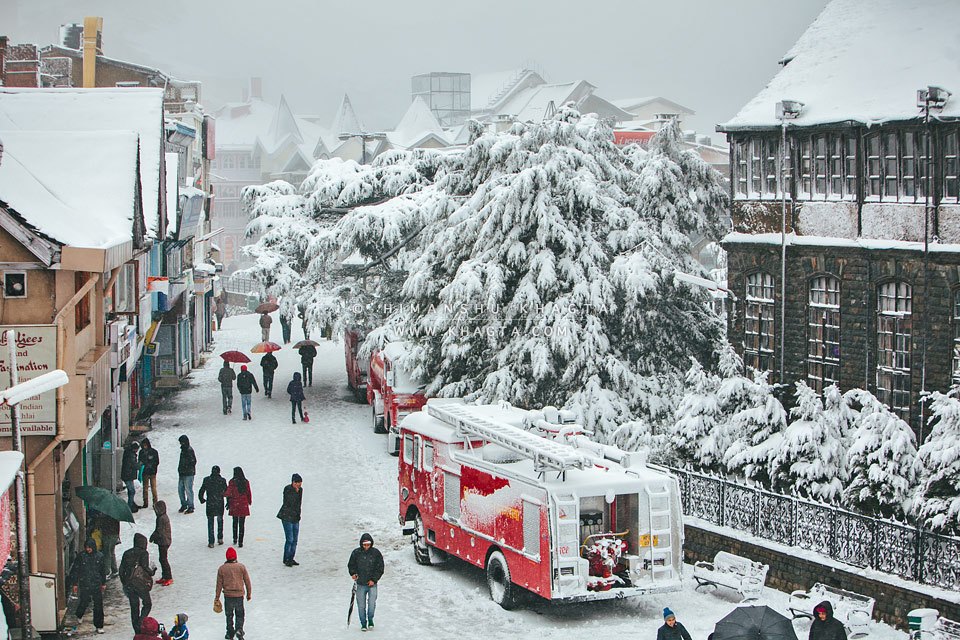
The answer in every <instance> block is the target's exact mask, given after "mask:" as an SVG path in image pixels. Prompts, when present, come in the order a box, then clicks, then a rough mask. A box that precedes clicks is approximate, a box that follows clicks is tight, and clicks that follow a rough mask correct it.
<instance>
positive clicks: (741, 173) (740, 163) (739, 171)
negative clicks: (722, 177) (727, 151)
mask: <svg viewBox="0 0 960 640" xmlns="http://www.w3.org/2000/svg"><path fill="white" fill-rule="evenodd" d="M733 152H734V154H735V155H734V168H735V170H736V182H735V184H736V185H737V195H738V196H740V197H746V196H747V186H748V183H747V177H748V176H749V173H750V171H749V164H748V163H747V159H748V158H749V155H750V142H749V141H747V140H741V141H739V142H738V143H737V144H736V145H735V146H734V148H733Z"/></svg>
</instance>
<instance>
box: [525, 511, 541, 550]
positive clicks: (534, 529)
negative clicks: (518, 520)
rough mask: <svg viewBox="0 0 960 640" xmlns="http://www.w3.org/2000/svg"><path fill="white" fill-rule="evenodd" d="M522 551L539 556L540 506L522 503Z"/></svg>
mask: <svg viewBox="0 0 960 640" xmlns="http://www.w3.org/2000/svg"><path fill="white" fill-rule="evenodd" d="M523 551H524V553H529V554H531V555H539V554H540V505H537V504H534V503H532V502H528V501H527V500H524V501H523Z"/></svg>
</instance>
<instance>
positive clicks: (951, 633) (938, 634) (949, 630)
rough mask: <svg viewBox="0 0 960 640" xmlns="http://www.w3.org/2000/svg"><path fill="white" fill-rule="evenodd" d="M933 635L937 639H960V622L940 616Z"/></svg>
mask: <svg viewBox="0 0 960 640" xmlns="http://www.w3.org/2000/svg"><path fill="white" fill-rule="evenodd" d="M933 637H934V639H935V640H960V622H954V621H953V620H950V619H948V618H944V617H943V616H940V617H939V618H937V625H936V626H935V627H934V628H933Z"/></svg>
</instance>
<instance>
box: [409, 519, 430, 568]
mask: <svg viewBox="0 0 960 640" xmlns="http://www.w3.org/2000/svg"><path fill="white" fill-rule="evenodd" d="M413 557H414V558H416V560H417V563H418V564H433V563H432V562H431V561H430V547H429V546H428V545H427V530H426V528H425V527H424V526H423V518H421V517H420V514H419V513H418V514H417V517H416V519H415V520H414V524H413Z"/></svg>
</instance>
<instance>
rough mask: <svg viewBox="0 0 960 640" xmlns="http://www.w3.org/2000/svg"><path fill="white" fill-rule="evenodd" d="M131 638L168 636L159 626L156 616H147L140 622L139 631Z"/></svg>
mask: <svg viewBox="0 0 960 640" xmlns="http://www.w3.org/2000/svg"><path fill="white" fill-rule="evenodd" d="M133 640H170V636H168V635H167V632H166V631H163V630H162V629H161V628H160V623H159V622H157V619H156V618H151V617H150V616H147V617H146V618H144V619H143V622H141V623H140V633H138V634H137V635H135V636H133Z"/></svg>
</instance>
